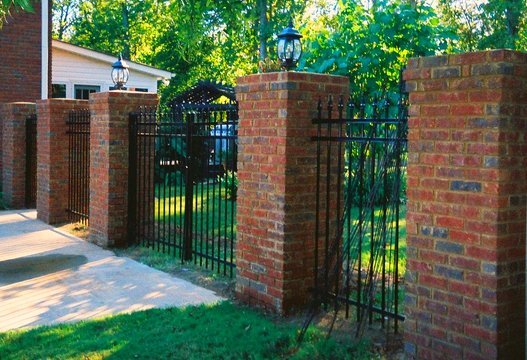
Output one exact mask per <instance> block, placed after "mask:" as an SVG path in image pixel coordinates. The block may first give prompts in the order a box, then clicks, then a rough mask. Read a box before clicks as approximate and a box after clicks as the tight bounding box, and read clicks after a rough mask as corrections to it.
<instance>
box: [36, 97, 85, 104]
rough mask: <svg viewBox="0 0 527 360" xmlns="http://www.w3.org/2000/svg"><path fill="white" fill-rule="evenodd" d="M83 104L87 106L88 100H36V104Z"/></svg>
mask: <svg viewBox="0 0 527 360" xmlns="http://www.w3.org/2000/svg"><path fill="white" fill-rule="evenodd" d="M83 103H85V104H86V105H88V100H79V99H56V98H55V99H42V100H37V104H59V105H60V104H64V105H69V104H83Z"/></svg>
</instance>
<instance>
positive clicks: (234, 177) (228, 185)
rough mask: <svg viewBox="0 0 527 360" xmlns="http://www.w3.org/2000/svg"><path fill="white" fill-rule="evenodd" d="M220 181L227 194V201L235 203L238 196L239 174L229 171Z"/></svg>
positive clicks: (220, 177)
mask: <svg viewBox="0 0 527 360" xmlns="http://www.w3.org/2000/svg"><path fill="white" fill-rule="evenodd" d="M218 180H219V182H220V184H221V185H222V186H223V188H224V189H225V192H226V196H227V199H229V200H232V201H235V200H236V198H237V196H238V173H237V172H235V171H232V170H227V171H226V172H225V174H224V175H223V176H219V177H218Z"/></svg>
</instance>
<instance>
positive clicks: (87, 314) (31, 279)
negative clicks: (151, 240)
mask: <svg viewBox="0 0 527 360" xmlns="http://www.w3.org/2000/svg"><path fill="white" fill-rule="evenodd" d="M220 300H222V299H221V298H220V297H218V296H216V294H215V293H214V292H212V291H210V290H207V289H204V288H201V287H199V286H196V285H193V284H191V283H189V282H187V281H185V280H181V279H178V278H175V277H173V276H171V275H168V274H166V273H163V272H161V271H157V270H154V269H152V268H149V267H148V266H145V265H142V264H140V263H138V262H136V261H134V260H131V259H128V258H122V257H116V256H115V255H114V253H113V252H111V251H108V250H104V249H102V248H100V247H98V246H96V245H93V244H90V243H88V242H86V241H83V240H81V239H79V238H77V237H75V236H72V235H70V234H67V233H65V232H62V231H60V230H57V229H55V228H53V227H51V226H48V225H46V224H44V223H42V222H41V221H38V220H36V212H35V211H34V210H26V211H1V212H0V331H6V330H11V329H17V328H24V327H31V326H36V325H43V324H46V325H47V324H53V323H59V322H68V321H77V320H84V319H91V318H98V317H101V316H106V315H110V314H117V313H121V312H130V311H135V310H143V309H149V308H153V307H167V306H185V305H190V304H201V303H214V302H217V301H220Z"/></svg>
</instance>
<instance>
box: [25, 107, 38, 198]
mask: <svg viewBox="0 0 527 360" xmlns="http://www.w3.org/2000/svg"><path fill="white" fill-rule="evenodd" d="M25 191H26V195H25V207H26V208H34V207H35V206H36V201H37V114H32V115H30V116H28V117H27V118H26V185H25Z"/></svg>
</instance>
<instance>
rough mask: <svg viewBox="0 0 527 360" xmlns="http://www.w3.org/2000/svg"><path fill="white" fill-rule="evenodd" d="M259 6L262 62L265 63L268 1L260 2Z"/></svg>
mask: <svg viewBox="0 0 527 360" xmlns="http://www.w3.org/2000/svg"><path fill="white" fill-rule="evenodd" d="M258 5H259V6H258V10H259V13H260V34H259V40H260V61H265V59H266V58H267V25H268V19H267V0H259V1H258Z"/></svg>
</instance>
